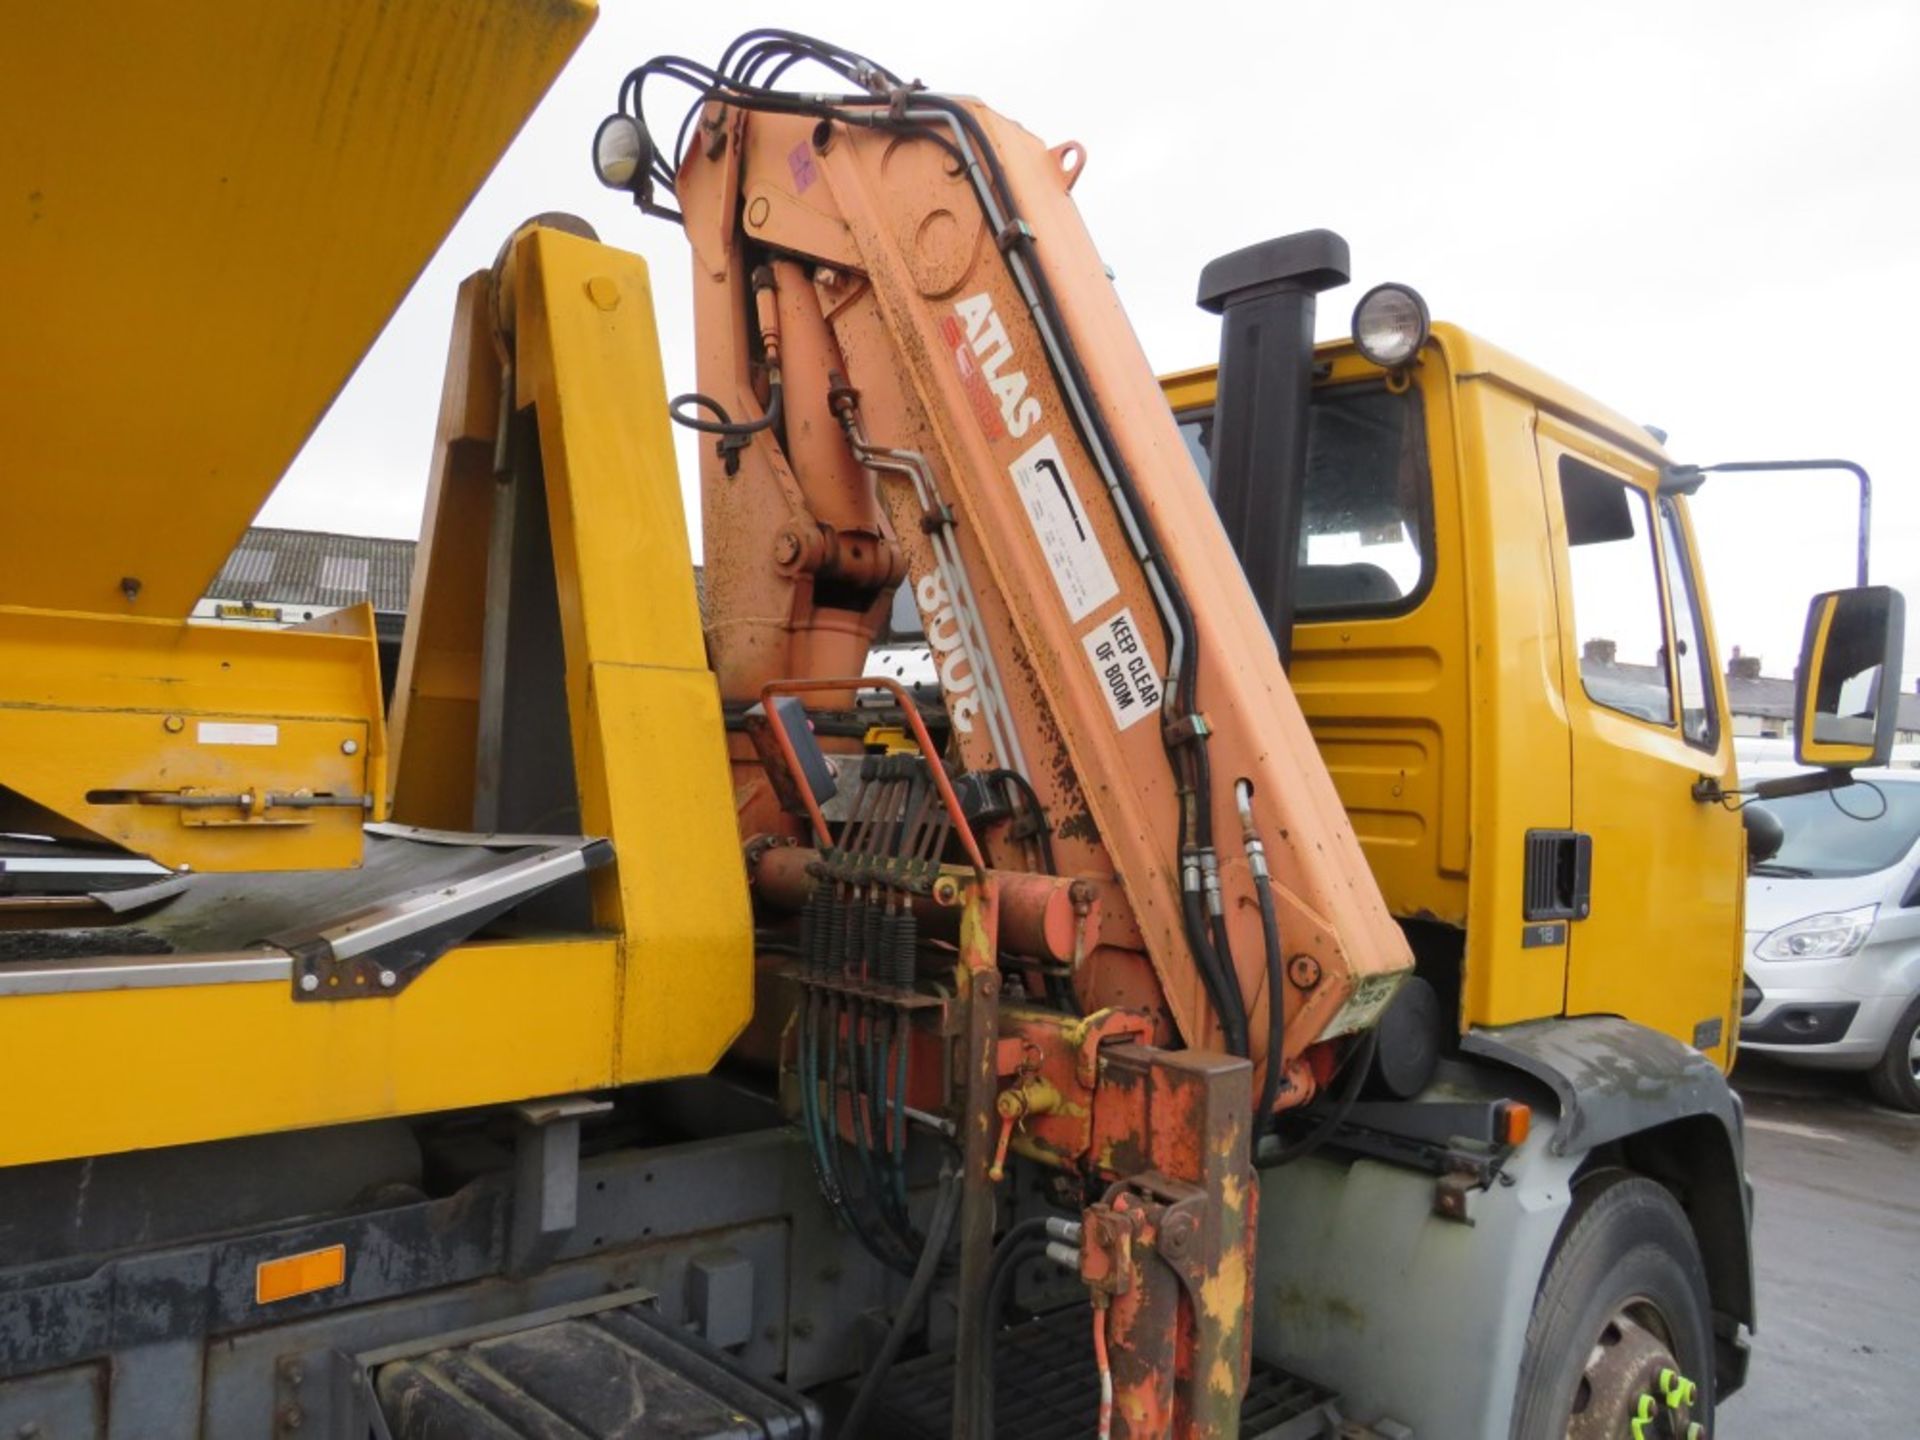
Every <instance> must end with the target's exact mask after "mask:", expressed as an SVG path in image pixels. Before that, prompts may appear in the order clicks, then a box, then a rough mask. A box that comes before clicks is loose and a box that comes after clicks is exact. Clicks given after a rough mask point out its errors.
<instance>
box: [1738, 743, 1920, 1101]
mask: <svg viewBox="0 0 1920 1440" xmlns="http://www.w3.org/2000/svg"><path fill="white" fill-rule="evenodd" d="M1773 768H1774V767H1772V766H1753V767H1747V766H1743V767H1742V770H1741V775H1742V780H1743V781H1745V780H1747V779H1749V778H1757V776H1756V774H1755V772H1757V771H1761V770H1771V769H1773ZM1856 773H1857V777H1858V779H1859V781H1860V783H1858V784H1855V785H1850V786H1847V787H1845V788H1844V789H1840V790H1832V791H1817V792H1814V793H1812V794H1805V795H1792V796H1787V797H1784V798H1781V799H1775V800H1766V801H1758V800H1755V801H1749V802H1748V803H1749V804H1751V805H1757V806H1761V807H1762V808H1764V809H1765V811H1766V812H1767V813H1768V814H1770V815H1771V816H1772V817H1773V818H1774V819H1776V820H1778V821H1779V822H1780V827H1781V829H1782V831H1783V832H1784V838H1783V839H1782V840H1781V844H1780V848H1779V850H1778V851H1777V852H1775V853H1774V854H1773V855H1772V856H1770V857H1769V858H1767V859H1765V860H1762V861H1760V862H1759V863H1757V864H1755V865H1753V866H1752V868H1751V871H1750V873H1749V877H1748V880H1747V958H1746V989H1745V993H1744V995H1743V997H1742V1000H1741V1007H1740V1013H1741V1021H1740V1048H1741V1049H1743V1050H1753V1051H1758V1052H1763V1053H1765V1054H1768V1055H1773V1056H1777V1057H1778V1058H1779V1059H1781V1060H1785V1061H1790V1062H1792V1063H1794V1064H1798V1065H1807V1066H1814V1067H1819V1068H1822V1069H1833V1070H1858V1071H1864V1072H1865V1073H1866V1076H1867V1079H1868V1081H1869V1083H1870V1084H1871V1086H1872V1088H1873V1092H1874V1094H1875V1095H1876V1096H1877V1097H1878V1098H1879V1099H1880V1100H1881V1101H1883V1102H1884V1103H1886V1104H1888V1105H1892V1106H1895V1107H1897V1108H1899V1109H1903V1110H1912V1111H1920V771H1914V770H1862V771H1859V772H1856Z"/></svg>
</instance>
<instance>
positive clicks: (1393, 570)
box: [1177, 384, 1433, 620]
mask: <svg viewBox="0 0 1920 1440" xmlns="http://www.w3.org/2000/svg"><path fill="white" fill-rule="evenodd" d="M1307 417H1308V418H1307V474H1306V481H1305V488H1304V491H1303V493H1302V495H1301V501H1300V508H1301V525H1300V553H1299V558H1298V566H1299V568H1298V569H1297V570H1296V571H1295V572H1294V574H1295V596H1294V608H1295V613H1296V614H1297V615H1298V616H1299V618H1301V619H1302V620H1310V619H1314V618H1316V617H1319V616H1331V615H1394V614H1399V613H1401V612H1403V611H1406V610H1411V609H1412V608H1413V607H1414V606H1415V605H1417V604H1418V603H1419V602H1420V598H1421V597H1422V596H1423V595H1424V594H1425V593H1426V590H1427V584H1428V581H1429V580H1430V579H1431V572H1432V565H1433V559H1432V557H1433V498H1432V492H1433V482H1432V477H1431V475H1430V473H1429V470H1428V466H1427V446H1426V425H1425V422H1424V419H1423V412H1422V409H1421V404H1420V392H1419V390H1418V389H1408V390H1405V391H1403V392H1401V393H1400V394H1395V393H1393V392H1392V391H1390V390H1388V389H1387V388H1386V386H1384V385H1378V384H1366V385H1338V386H1331V387H1327V388H1323V389H1319V390H1316V391H1315V392H1314V395H1313V403H1312V405H1311V407H1310V408H1309V410H1308V412H1307ZM1177 418H1178V420H1179V422H1180V435H1181V438H1182V439H1184V440H1185V441H1186V442H1187V451H1188V453H1189V454H1190V455H1192V457H1193V463H1194V465H1195V466H1196V467H1197V468H1198V469H1199V471H1200V477H1201V479H1203V480H1205V481H1206V482H1207V486H1208V489H1212V486H1213V476H1212V468H1213V467H1212V456H1211V454H1210V450H1211V446H1212V443H1213V414H1212V412H1211V411H1209V410H1190V411H1187V412H1186V413H1185V414H1182V415H1180V416H1178V417H1177Z"/></svg>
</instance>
